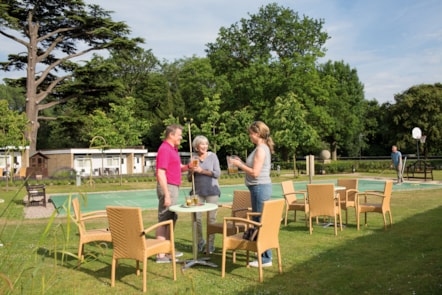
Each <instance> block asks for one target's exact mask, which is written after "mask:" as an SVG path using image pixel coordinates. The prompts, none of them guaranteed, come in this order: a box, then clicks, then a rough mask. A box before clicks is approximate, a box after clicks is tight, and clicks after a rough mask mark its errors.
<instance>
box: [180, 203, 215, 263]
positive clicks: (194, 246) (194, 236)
mask: <svg viewBox="0 0 442 295" xmlns="http://www.w3.org/2000/svg"><path fill="white" fill-rule="evenodd" d="M192 252H193V259H191V260H186V261H185V263H184V266H183V270H185V269H187V268H189V267H192V266H194V265H196V264H200V265H206V266H210V267H218V265H216V264H215V263H212V262H209V261H207V260H209V259H210V258H209V257H203V258H200V259H198V237H197V232H196V212H193V213H192Z"/></svg>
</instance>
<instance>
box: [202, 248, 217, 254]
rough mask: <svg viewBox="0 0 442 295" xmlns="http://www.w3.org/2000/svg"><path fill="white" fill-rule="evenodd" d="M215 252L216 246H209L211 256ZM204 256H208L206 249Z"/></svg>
mask: <svg viewBox="0 0 442 295" xmlns="http://www.w3.org/2000/svg"><path fill="white" fill-rule="evenodd" d="M213 252H215V247H214V246H209V254H212V253H213ZM204 254H207V251H206V249H204Z"/></svg>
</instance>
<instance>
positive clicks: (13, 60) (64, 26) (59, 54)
mask: <svg viewBox="0 0 442 295" xmlns="http://www.w3.org/2000/svg"><path fill="white" fill-rule="evenodd" d="M0 13H1V14H0V35H2V36H3V37H6V38H7V39H9V41H12V42H16V43H18V44H20V45H22V46H24V48H25V49H26V53H24V54H21V53H13V54H10V55H9V58H8V61H7V62H3V63H1V66H2V69H3V70H5V71H9V70H11V69H18V70H22V69H24V68H26V79H25V80H26V81H25V82H26V84H25V85H26V116H27V118H28V120H29V121H30V123H31V124H30V128H29V130H28V131H27V132H26V138H27V139H28V140H29V142H30V152H33V151H35V150H36V141H37V133H38V129H39V120H40V119H42V118H41V117H40V116H39V113H40V112H41V111H43V110H45V109H48V108H51V107H53V106H54V105H58V104H60V103H63V102H65V101H66V100H67V99H69V98H70V97H68V96H64V95H62V94H61V93H57V89H58V87H60V86H61V85H63V84H64V83H66V82H67V81H68V80H70V79H72V71H73V70H75V68H76V67H77V66H78V65H77V63H75V61H74V58H78V57H80V56H84V55H85V54H87V53H89V52H92V51H97V50H103V49H112V48H113V49H117V48H131V47H134V46H135V45H136V44H137V43H138V42H141V39H132V40H130V39H129V38H127V36H128V34H129V33H130V30H129V28H128V26H127V25H126V24H125V23H123V22H114V21H112V19H111V17H110V12H109V11H105V10H103V9H102V8H101V7H99V6H98V5H86V4H84V2H83V1H81V0H47V1H34V0H24V1H8V3H7V6H6V8H5V9H2V10H0ZM22 81H23V82H24V79H22ZM25 85H23V86H25ZM51 94H52V95H51Z"/></svg>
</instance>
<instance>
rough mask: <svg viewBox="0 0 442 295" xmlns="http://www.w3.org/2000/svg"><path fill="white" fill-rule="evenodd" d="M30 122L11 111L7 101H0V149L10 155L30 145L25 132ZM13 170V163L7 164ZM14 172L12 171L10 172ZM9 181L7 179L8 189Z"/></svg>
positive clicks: (22, 114) (18, 113)
mask: <svg viewBox="0 0 442 295" xmlns="http://www.w3.org/2000/svg"><path fill="white" fill-rule="evenodd" d="M27 126H28V121H27V119H26V115H25V114H24V113H20V112H18V111H15V110H11V109H10V107H9V104H8V101H7V100H6V99H0V147H1V148H2V149H4V150H5V154H6V155H8V154H9V153H11V151H12V150H15V149H18V148H19V147H24V146H27V145H28V142H27V141H26V139H25V136H24V134H25V132H26V128H27ZM7 164H9V165H10V168H12V163H7ZM10 171H12V170H10ZM8 182H9V179H8V178H6V188H8Z"/></svg>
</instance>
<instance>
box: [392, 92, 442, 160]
mask: <svg viewBox="0 0 442 295" xmlns="http://www.w3.org/2000/svg"><path fill="white" fill-rule="evenodd" d="M394 99H395V101H396V103H395V104H394V105H391V107H390V108H389V109H388V111H389V119H390V124H391V126H393V130H395V134H394V136H392V138H391V142H390V143H391V144H398V145H399V146H400V148H401V149H402V150H409V151H413V150H414V151H416V141H415V139H413V138H412V136H411V131H412V130H413V128H414V127H419V128H420V129H421V130H422V135H425V136H426V142H425V144H424V145H423V148H424V150H423V152H422V151H421V152H420V154H422V155H436V154H440V153H441V152H442V148H441V147H442V84H441V83H436V84H434V85H430V84H422V85H416V86H413V87H411V88H409V89H407V90H406V91H404V92H403V93H400V94H397V95H395V97H394ZM418 145H419V146H421V144H420V143H419V144H418Z"/></svg>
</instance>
